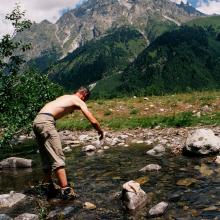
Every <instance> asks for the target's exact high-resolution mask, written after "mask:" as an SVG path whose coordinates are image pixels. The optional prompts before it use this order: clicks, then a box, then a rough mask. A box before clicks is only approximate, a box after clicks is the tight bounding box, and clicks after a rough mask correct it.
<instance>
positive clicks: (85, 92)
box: [76, 87, 90, 101]
mask: <svg viewBox="0 0 220 220" xmlns="http://www.w3.org/2000/svg"><path fill="white" fill-rule="evenodd" d="M76 94H77V95H78V96H79V98H80V99H82V100H83V101H87V100H88V98H89V96H90V91H89V89H87V88H85V87H80V88H79V89H78V90H77V91H76Z"/></svg>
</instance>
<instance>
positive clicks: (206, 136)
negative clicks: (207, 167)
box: [184, 129, 220, 155]
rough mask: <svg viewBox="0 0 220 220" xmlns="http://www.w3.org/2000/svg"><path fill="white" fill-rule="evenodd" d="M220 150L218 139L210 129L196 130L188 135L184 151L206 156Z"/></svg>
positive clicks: (219, 140) (219, 139)
mask: <svg viewBox="0 0 220 220" xmlns="http://www.w3.org/2000/svg"><path fill="white" fill-rule="evenodd" d="M219 150H220V138H219V137H218V136H216V135H215V134H214V132H213V131H212V130H211V129H197V130H195V131H193V133H192V134H189V135H188V137H187V139H186V143H185V146H184V151H185V152H187V153H192V154H200V155H207V154H211V153H217V152H219Z"/></svg>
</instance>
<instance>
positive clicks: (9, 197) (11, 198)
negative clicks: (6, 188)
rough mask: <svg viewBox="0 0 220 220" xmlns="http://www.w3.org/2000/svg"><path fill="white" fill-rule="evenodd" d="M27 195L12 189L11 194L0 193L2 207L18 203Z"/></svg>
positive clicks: (0, 205) (0, 206)
mask: <svg viewBox="0 0 220 220" xmlns="http://www.w3.org/2000/svg"><path fill="white" fill-rule="evenodd" d="M25 197H26V196H25V195H24V194H22V193H15V192H13V191H11V192H10V193H9V194H2V195H0V208H10V207H12V206H13V205H15V204H16V203H18V202H20V201H21V200H22V199H24V198H25Z"/></svg>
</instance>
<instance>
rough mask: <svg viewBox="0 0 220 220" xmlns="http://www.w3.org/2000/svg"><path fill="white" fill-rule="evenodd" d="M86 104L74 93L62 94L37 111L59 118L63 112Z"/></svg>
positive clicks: (69, 111) (65, 112)
mask: <svg viewBox="0 0 220 220" xmlns="http://www.w3.org/2000/svg"><path fill="white" fill-rule="evenodd" d="M82 106H86V104H85V103H84V102H83V101H82V100H81V99H80V98H79V97H78V96H76V95H63V96H60V97H58V98H57V99H55V100H54V101H51V102H49V103H47V104H46V105H45V106H44V107H43V108H42V109H41V110H40V112H39V113H50V114H52V115H53V116H54V118H55V119H59V118H61V117H62V116H64V115H65V114H68V113H71V112H73V111H74V110H75V109H80V108H81V107H82Z"/></svg>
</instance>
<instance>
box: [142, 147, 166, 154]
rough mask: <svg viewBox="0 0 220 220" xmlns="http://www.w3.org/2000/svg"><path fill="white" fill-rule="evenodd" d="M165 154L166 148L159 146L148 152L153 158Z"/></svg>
mask: <svg viewBox="0 0 220 220" xmlns="http://www.w3.org/2000/svg"><path fill="white" fill-rule="evenodd" d="M164 153H165V148H164V147H163V146H162V145H157V146H155V147H154V148H153V149H151V150H149V151H147V152H146V154H148V155H151V156H162V155H163V154H164Z"/></svg>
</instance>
